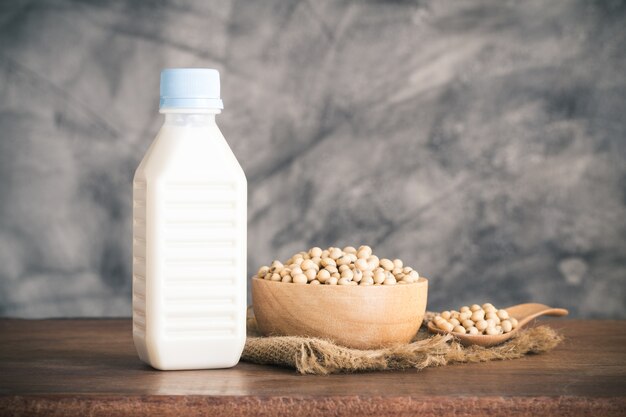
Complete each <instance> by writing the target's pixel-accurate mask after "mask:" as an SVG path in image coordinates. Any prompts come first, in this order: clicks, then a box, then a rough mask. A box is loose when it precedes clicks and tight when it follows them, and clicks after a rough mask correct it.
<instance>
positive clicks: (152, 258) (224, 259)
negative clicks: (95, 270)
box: [133, 68, 247, 370]
mask: <svg viewBox="0 0 626 417" xmlns="http://www.w3.org/2000/svg"><path fill="white" fill-rule="evenodd" d="M221 109H223V104H222V100H221V99H220V80H219V72H217V71H216V70H213V69H201V68H180V69H166V70H163V72H162V73H161V100H160V113H163V114H165V122H164V124H163V126H162V127H161V130H160V131H159V133H158V134H157V137H156V139H155V140H154V142H153V143H152V145H151V146H150V148H149V149H148V151H147V153H146V155H145V157H144V158H143V160H142V161H141V163H140V164H139V167H138V168H137V171H136V172H135V178H134V182H133V339H134V342H135V347H136V348H137V352H138V354H139V357H140V358H141V360H142V361H144V362H146V363H148V364H150V365H151V366H153V367H154V368H157V369H162V370H171V369H208V368H227V367H231V366H234V365H235V364H236V363H237V362H238V361H239V358H240V356H241V352H242V350H243V346H244V343H245V338H246V227H247V225H246V215H247V207H246V206H247V182H246V177H245V174H244V172H243V170H242V169H241V166H240V165H239V163H238V162H237V159H236V158H235V155H234V154H233V152H232V151H231V149H230V148H229V146H228V144H227V143H226V140H225V139H224V136H223V135H222V133H221V132H220V130H219V129H218V127H217V125H216V123H215V115H216V114H219V113H220V112H221Z"/></svg>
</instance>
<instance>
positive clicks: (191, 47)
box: [0, 0, 626, 318]
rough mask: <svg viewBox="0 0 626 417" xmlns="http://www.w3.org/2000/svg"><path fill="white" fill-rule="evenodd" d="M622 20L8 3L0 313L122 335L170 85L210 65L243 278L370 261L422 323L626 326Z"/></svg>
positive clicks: (545, 8)
mask: <svg viewBox="0 0 626 417" xmlns="http://www.w3.org/2000/svg"><path fill="white" fill-rule="evenodd" d="M625 9H626V6H625V4H624V2H623V1H596V2H589V1H566V0H559V1H548V0H543V1H524V2H510V1H500V0H489V1H462V2H461V1H452V0H450V1H448V0H439V1H391V2H384V1H279V0H276V1H257V2H249V1H217V0H216V1H201V0H196V1H187V2H183V1H154V2H151V1H144V2H138V1H130V0H128V1H119V2H98V1H91V2H90V1H85V2H80V1H63V0H58V1H53V0H50V1H11V2H3V3H2V4H1V5H0V97H1V98H0V315H3V316H22V317H49V316H128V315H129V314H130V291H131V278H130V258H131V255H130V243H131V240H130V236H131V223H130V216H131V178H132V174H133V171H134V169H135V167H136V166H137V164H138V162H139V160H140V159H141V157H142V156H143V154H144V151H145V150H146V148H147V146H148V145H149V144H150V142H151V141H152V139H153V137H154V135H155V133H156V132H157V130H158V128H159V125H160V123H161V120H162V119H161V117H160V116H159V114H158V113H157V103H158V93H159V92H158V76H159V71H160V69H161V68H163V67H168V66H179V67H180V66H202V67H214V68H217V69H219V70H220V71H221V74H222V83H223V84H222V94H223V99H224V102H225V105H226V110H225V111H224V113H223V114H222V115H221V116H219V118H218V123H219V125H220V126H221V128H222V130H223V132H224V134H225V136H226V138H227V139H228V141H229V143H230V144H231V146H232V148H233V150H234V151H235V153H236V155H237V156H238V158H239V160H240V162H241V164H242V165H243V167H244V169H245V171H246V173H247V176H248V179H249V189H250V194H249V236H248V238H249V261H248V266H249V268H250V269H251V270H256V268H258V266H259V265H261V264H264V263H269V262H270V261H271V260H272V259H274V258H283V259H284V258H286V257H288V256H289V255H291V254H292V253H293V252H295V251H299V250H302V249H306V248H308V247H310V246H313V245H319V246H329V245H345V244H352V245H359V244H362V243H367V244H370V245H372V246H373V247H374V249H375V251H376V252H378V253H380V254H381V255H382V256H388V257H400V258H402V259H404V260H405V263H408V264H409V265H411V266H413V267H415V268H416V269H417V270H418V271H420V273H421V274H422V275H424V276H427V277H429V278H430V279H431V281H430V283H431V286H430V294H429V307H430V308H431V309H441V308H446V307H453V306H459V305H461V304H462V303H470V302H474V301H483V300H489V301H492V302H494V303H496V304H497V305H508V304H513V303H518V302H524V301H528V300H535V301H539V302H544V303H548V304H553V305H557V306H563V307H567V308H570V309H571V310H572V313H573V315H574V316H577V317H620V318H626V305H625V304H626V303H625V301H626V294H625V290H624V287H625V285H624V284H625V281H626V280H625V279H626V185H625V184H626V122H625V120H626V116H625V115H626V48H625V47H624V45H626V29H625V28H626V24H625V23H626V10H625Z"/></svg>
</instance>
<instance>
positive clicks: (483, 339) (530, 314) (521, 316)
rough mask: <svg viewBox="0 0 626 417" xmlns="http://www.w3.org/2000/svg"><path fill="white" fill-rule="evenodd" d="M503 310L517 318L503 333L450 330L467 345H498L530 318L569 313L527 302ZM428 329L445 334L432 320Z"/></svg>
mask: <svg viewBox="0 0 626 417" xmlns="http://www.w3.org/2000/svg"><path fill="white" fill-rule="evenodd" d="M505 310H506V311H507V312H508V313H509V316H511V317H514V318H516V319H517V322H518V323H517V327H516V328H515V329H513V330H512V331H510V332H508V333H504V334H498V335H494V336H489V335H482V334H481V335H469V334H461V333H454V332H450V333H451V334H453V335H454V336H456V337H457V338H458V339H459V340H460V341H461V343H462V344H464V345H466V346H468V345H478V346H485V347H486V346H493V345H498V344H500V343H502V342H505V341H507V340H509V339H510V338H511V337H512V336H513V335H514V334H515V333H516V332H517V331H518V330H519V329H521V328H522V327H524V325H526V324H528V323H529V322H530V321H531V320H533V319H536V318H537V317H539V316H557V317H562V316H567V314H568V313H569V312H568V311H567V310H566V309H564V308H553V307H549V306H547V305H545V304H538V303H527V304H518V305H516V306H511V307H508V308H505ZM428 330H429V331H430V332H431V333H439V334H447V333H448V332H446V331H445V330H441V329H439V328H438V327H436V326H435V323H433V322H432V321H430V322H428Z"/></svg>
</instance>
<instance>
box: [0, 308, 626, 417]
mask: <svg viewBox="0 0 626 417" xmlns="http://www.w3.org/2000/svg"><path fill="white" fill-rule="evenodd" d="M550 323H551V325H552V326H553V327H555V328H557V329H559V330H561V331H562V332H563V333H564V334H565V336H566V339H565V341H564V342H563V344H562V345H560V346H559V347H558V348H557V349H555V350H554V351H551V352H548V353H545V354H541V355H531V356H528V357H525V358H523V359H519V360H512V361H502V362H490V363H481V364H467V365H453V366H446V367H442V368H430V369H426V370H424V371H422V372H415V371H404V372H383V373H366V374H350V375H331V376H299V375H296V374H295V372H294V371H293V370H290V369H281V368H274V367H268V366H260V365H253V364H247V363H240V364H239V365H237V366H236V367H235V368H232V369H222V370H203V371H175V372H162V371H156V370H153V369H151V368H149V367H147V366H146V365H144V364H142V363H141V362H140V361H139V359H138V358H137V355H136V353H135V350H134V347H133V344H132V339H131V322H130V320H128V319H120V320H40V321H28V320H12V319H4V320H0V340H1V343H0V415H47V416H56V415H59V416H60V415H63V416H73V415H91V416H121V415H172V416H174V415H185V416H199V415H229V416H244V415H245V416H247V415H251V416H252V415H255V416H263V415H299V416H321V415H341V416H344V415H346V416H347V415H361V416H369V415H372V416H373V415H375V416H386V415H389V416H404V415H406V416H408V415H420V416H435V415H437V416H445V415H459V414H462V415H468V416H469V415H509V416H513V415H520V416H527V415H534V416H537V415H573V416H577V415H581V416H582V415H593V416H611V415H615V416H618V415H620V416H621V415H626V348H625V347H626V322H625V321H573V320H556V321H550Z"/></svg>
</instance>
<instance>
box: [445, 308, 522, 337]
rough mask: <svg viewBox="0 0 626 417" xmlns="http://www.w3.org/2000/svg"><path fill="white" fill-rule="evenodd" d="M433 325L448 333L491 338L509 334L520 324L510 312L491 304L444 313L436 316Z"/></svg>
mask: <svg viewBox="0 0 626 417" xmlns="http://www.w3.org/2000/svg"><path fill="white" fill-rule="evenodd" d="M433 323H435V326H437V328H439V329H441V330H443V331H446V332H452V333H461V334H471V335H480V334H486V335H490V336H493V335H497V334H503V333H509V332H510V331H512V330H513V329H515V328H516V327H517V324H518V323H517V319H516V318H515V317H510V316H509V313H508V311H506V310H502V309H500V310H499V309H497V308H495V307H494V306H493V304H491V303H485V304H483V305H482V306H480V305H478V304H474V305H472V306H471V307H468V306H463V307H461V309H460V311H456V310H451V311H443V312H441V313H439V314H438V315H436V316H435V318H434V319H433Z"/></svg>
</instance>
